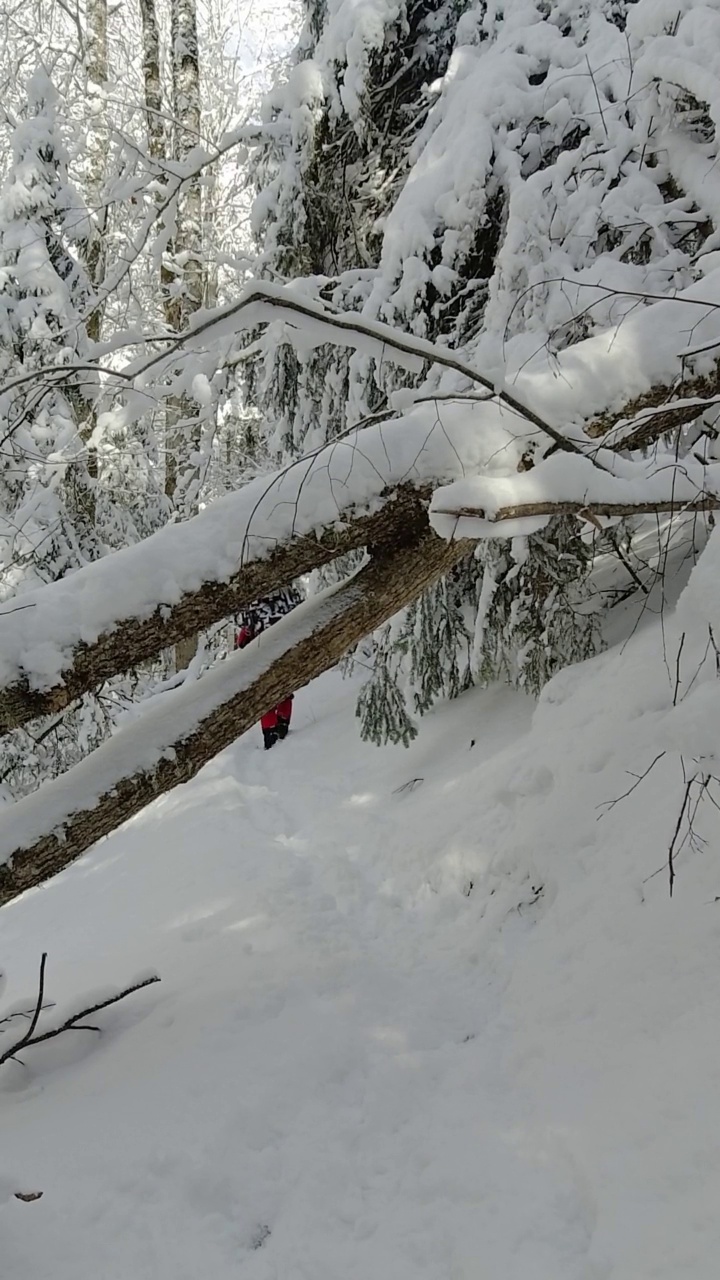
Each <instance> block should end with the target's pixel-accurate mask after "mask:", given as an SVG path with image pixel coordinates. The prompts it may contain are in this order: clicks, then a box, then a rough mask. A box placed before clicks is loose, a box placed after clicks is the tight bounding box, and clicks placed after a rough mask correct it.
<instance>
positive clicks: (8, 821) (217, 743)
mask: <svg viewBox="0 0 720 1280" xmlns="http://www.w3.org/2000/svg"><path fill="white" fill-rule="evenodd" d="M472 545H473V544H472V543H469V542H464V541H458V542H452V543H448V542H446V541H444V540H443V539H441V538H438V537H437V536H436V535H435V534H434V533H432V532H431V531H430V530H429V528H428V527H427V524H426V525H425V530H424V532H422V533H421V534H420V535H419V536H416V537H415V538H414V540H413V541H412V542H411V543H410V544H409V545H400V546H398V545H396V546H394V547H384V548H382V549H381V550H380V549H378V551H377V552H376V553H375V555H374V556H373V558H372V559H371V560H370V563H369V564H368V565H367V566H366V567H365V568H363V569H361V570H360V571H359V572H358V573H357V574H356V575H354V576H353V577H352V578H350V579H349V580H347V581H346V582H343V583H341V584H340V585H339V586H337V587H334V588H331V589H330V590H329V591H327V592H325V593H323V594H322V595H320V596H315V597H312V598H311V599H310V600H308V601H307V602H306V603H305V604H304V605H301V606H300V608H299V609H297V610H296V611H295V612H294V613H293V614H291V615H290V616H289V617H287V618H286V619H284V620H283V621H281V622H279V623H278V624H277V625H276V626H275V627H273V628H272V630H270V631H268V632H266V633H264V635H262V636H260V638H259V639H258V640H256V641H255V642H254V643H253V644H252V645H251V646H249V647H248V649H247V650H244V651H243V652H242V653H236V654H234V655H233V656H232V657H230V658H229V659H227V661H226V662H223V663H221V664H219V665H218V666H217V667H216V668H215V669H214V670H213V671H211V672H209V673H208V674H207V675H206V676H204V677H203V679H202V680H199V681H196V682H195V683H194V684H192V685H189V686H188V685H185V686H183V688H182V689H180V690H179V691H174V692H172V693H170V694H167V695H162V696H161V698H160V702H161V703H162V705H157V706H156V707H151V708H149V709H148V711H147V712H146V713H145V715H143V716H141V717H140V718H139V719H138V720H136V721H135V722H134V723H133V724H131V725H129V726H128V727H127V728H125V729H121V730H120V731H119V732H118V733H117V734H115V735H114V737H112V738H111V739H110V741H109V742H107V743H106V744H105V745H104V746H101V747H99V748H98V749H97V750H96V751H94V752H93V753H92V755H90V756H89V757H88V758H87V759H86V760H83V761H82V762H81V763H80V764H79V765H76V766H75V768H74V769H70V770H69V771H68V772H67V773H66V774H64V775H63V776H62V777H61V778H58V779H56V780H55V781H53V782H49V783H46V784H45V785H44V786H43V788H42V790H41V792H40V794H39V795H38V796H29V797H27V798H26V799H24V800H21V801H19V802H18V803H17V804H14V805H13V806H11V807H10V808H8V809H6V810H4V811H3V812H2V814H0V905H4V904H5V903H7V902H9V901H11V899H13V898H15V897H17V896H18V894H20V893H23V892H24V891H25V890H26V889H29V888H31V887H33V886H34V885H38V884H42V883H43V882H44V881H46V880H48V879H49V878H50V877H51V876H54V875H57V873H58V872H59V871H62V870H63V868H65V867H67V866H68V865H69V864H70V863H71V862H74V861H75V859H76V858H78V857H79V856H80V855H81V854H82V853H84V851H85V850H86V849H88V848H89V847H90V846H91V845H93V844H95V843H96V841H98V840H100V839H101V838H102V837H103V836H106V835H108V834H109V833H110V832H111V831H114V830H115V828H116V827H119V826H120V825H121V824H122V823H123V822H126V821H127V819H128V818H132V817H133V816H134V815H135V814H136V813H139V812H140V810H141V809H144V808H145V807H146V805H148V804H150V802H151V801H152V800H154V799H156V797H158V796H160V795H163V794H164V793H165V792H167V791H170V790H172V788H173V787H176V786H177V785H178V784H179V783H181V782H188V781H189V780H190V779H191V778H193V777H194V776H195V775H196V774H197V773H198V772H199V770H200V769H201V768H202V767H203V765H205V764H207V762H208V761H209V760H211V759H212V758H213V756H215V755H217V753H218V752H219V751H222V750H223V749H224V748H225V747H227V746H229V745H230V743H232V742H233V741H234V740H235V739H236V738H237V737H239V736H240V734H242V733H244V732H245V730H247V729H249V728H250V727H251V726H252V725H253V724H255V722H256V721H257V720H258V719H259V717H260V716H261V715H262V714H263V712H264V711H266V710H267V708H268V707H270V706H273V705H275V704H276V703H277V702H279V701H280V700H281V699H282V698H283V697H285V696H286V695H287V693H288V692H289V691H290V690H296V689H300V688H302V687H303V686H304V685H306V684H308V683H309V682H310V681H311V680H314V679H315V677H316V676H319V675H320V674H321V673H322V672H323V671H327V670H328V669H329V668H330V667H332V666H334V665H335V664H336V662H337V661H338V660H339V659H340V658H341V657H342V655H343V654H344V653H346V652H347V650H348V649H349V648H350V647H351V646H352V645H354V644H356V643H357V641H358V640H360V639H362V637H363V636H366V635H368V634H369V633H370V632H371V631H373V630H374V629H375V628H376V627H379V626H380V625H381V624H382V623H383V622H385V621H386V619H387V618H390V617H392V615H393V614H395V613H397V611H398V610H399V609H402V608H403V607H404V606H405V605H407V604H409V603H410V602H411V601H412V600H414V599H415V598H416V597H417V596H418V595H420V593H421V592H422V591H424V590H425V589H426V588H427V587H429V586H430V585H431V584H432V583H433V582H435V581H436V580H437V579H438V578H439V577H441V576H442V574H444V573H447V572H448V570H449V569H451V568H452V566H453V565H454V564H455V563H457V561H458V560H460V559H461V558H462V557H463V556H465V555H467V554H468V553H469V552H470V551H471V550H472ZM165 697H167V698H168V699H171V700H172V701H170V702H165V701H163V700H162V699H163V698H165Z"/></svg>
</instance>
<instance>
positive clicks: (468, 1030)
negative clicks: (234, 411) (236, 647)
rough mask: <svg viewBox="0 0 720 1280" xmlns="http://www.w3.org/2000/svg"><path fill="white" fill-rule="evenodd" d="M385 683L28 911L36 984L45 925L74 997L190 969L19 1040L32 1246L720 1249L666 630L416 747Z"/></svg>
mask: <svg viewBox="0 0 720 1280" xmlns="http://www.w3.org/2000/svg"><path fill="white" fill-rule="evenodd" d="M703 563H704V560H703ZM705 587H707V584H705ZM683 616H684V615H683ZM688 616H689V615H688ZM681 620H682V619H681ZM677 625H678V626H679V625H680V623H678V624H677ZM683 625H685V624H683ZM664 632H665V646H666V655H667V654H669V655H670V659H671V661H670V671H671V675H674V655H675V652H676V649H677V635H676V633H675V632H674V631H673V627H672V625H670V626H668V627H666V628H665V629H664ZM673 646H675V647H674V648H673ZM687 682H688V683H689V678H688V681H687ZM683 688H685V686H683ZM696 688H697V685H696ZM710 688H711V689H712V688H714V684H713V685H711V686H710ZM668 690H669V692H668ZM355 692H356V690H355V689H354V688H353V687H352V686H348V685H346V684H343V683H342V682H341V681H340V680H339V678H338V677H337V675H335V674H331V675H330V676H328V677H325V678H324V679H323V680H321V681H319V682H318V683H316V684H315V685H313V686H311V687H310V688H309V689H308V690H305V691H303V692H302V693H300V694H299V695H298V698H297V700H296V724H295V729H294V732H293V734H292V736H291V737H290V738H289V739H288V741H287V742H285V743H283V744H281V745H279V746H278V747H277V748H276V749H275V750H273V751H272V752H270V753H264V752H263V751H262V750H260V741H259V732H253V733H250V734H248V735H247V736H246V737H245V738H244V739H242V740H241V741H240V742H238V743H237V744H236V745H235V747H234V748H232V749H231V750H229V751H227V752H226V753H224V755H222V756H221V757H219V758H218V759H217V760H216V761H215V762H214V763H213V764H212V765H210V766H208V767H207V768H206V769H205V770H204V771H203V773H202V774H201V775H200V776H199V777H198V778H197V779H196V780H195V781H194V782H193V783H191V784H189V785H187V786H186V787H183V788H180V789H178V790H176V791H175V792H173V793H172V794H171V795H169V796H168V797H165V798H164V799H162V800H160V801H158V802H157V803H156V804H155V805H153V806H152V807H151V808H150V809H148V810H146V811H145V812H144V813H143V814H142V815H141V816H140V817H139V818H137V819H135V820H134V821H133V822H132V823H130V824H128V826H127V827H126V828H124V829H123V830H121V831H119V832H117V833H116V834H115V835H114V836H112V837H111V838H110V839H108V840H107V841H105V842H104V843H103V844H102V845H101V846H100V847H99V848H98V849H97V850H95V851H94V852H92V853H91V854H89V855H88V856H86V857H85V858H83V859H82V861H81V862H79V863H78V864H76V865H75V866H74V867H72V868H71V869H69V870H68V871H67V872H65V873H64V874H63V875H62V876H61V877H59V878H58V879H57V880H55V881H54V882H52V883H51V884H50V885H48V886H47V887H45V888H43V889H41V890H36V891H34V892H32V893H31V894H28V895H26V897H25V898H24V899H22V900H20V901H18V902H16V903H14V904H12V905H11V906H9V907H6V908H4V909H3V911H2V913H1V914H0V962H1V963H2V966H3V967H4V968H6V969H7V972H8V985H7V991H6V997H5V999H6V1001H7V1002H11V1001H12V1002H14V1001H15V1000H16V999H17V998H19V997H21V996H24V995H26V994H28V993H31V992H32V991H33V990H34V982H35V976H36V971H37V964H38V960H39V955H40V952H41V950H43V949H45V950H47V951H48V952H49V957H50V959H49V994H50V995H51V996H53V997H55V998H56V999H58V1000H59V1001H61V1002H62V1003H63V1004H67V1003H68V1002H72V1000H73V998H74V997H76V996H77V997H81V996H83V995H84V994H85V993H86V992H88V991H93V990H94V989H95V988H96V987H97V986H98V985H99V984H108V983H122V982H124V981H125V980H130V979H132V978H133V977H134V976H135V975H136V974H137V972H138V971H142V970H147V969H152V968H154V969H157V970H158V971H159V972H160V974H161V975H162V984H161V985H160V986H157V987H153V988H150V989H149V990H148V991H146V992H143V993H141V994H139V995H136V996H134V997H132V998H131V999H130V1000H128V1002H127V1003H126V1004H123V1005H120V1006H118V1007H117V1008H116V1009H115V1010H113V1011H109V1012H108V1013H107V1014H105V1015H104V1016H103V1023H102V1024H103V1027H104V1028H105V1032H104V1034H103V1035H102V1037H101V1038H99V1039H98V1037H97V1036H96V1035H95V1034H93V1033H91V1032H77V1033H73V1034H72V1035H68V1036H66V1037H64V1038H63V1039H62V1040H59V1041H56V1042H55V1043H54V1044H52V1045H46V1046H41V1047H40V1048H38V1049H37V1050H36V1051H34V1054H32V1055H31V1054H27V1057H26V1061H27V1069H23V1068H20V1067H17V1066H15V1065H13V1064H10V1065H9V1066H8V1067H4V1068H1V1069H0V1177H1V1178H2V1187H3V1188H4V1189H7V1188H9V1187H13V1186H14V1187H17V1188H18V1189H21V1190H27V1189H32V1190H35V1189H38V1190H42V1191H43V1193H44V1194H43V1198H42V1199H41V1200H39V1201H36V1202H34V1203H30V1204H27V1203H23V1202H20V1201H17V1200H15V1199H10V1200H8V1201H7V1202H6V1203H5V1204H4V1205H3V1204H0V1261H1V1263H2V1275H3V1277H4V1276H8V1277H15V1276H18V1277H19V1276H22V1277H23V1280H50V1277H52V1278H53V1280H86V1278H87V1280H91V1278H92V1280H99V1278H102V1280H128V1278H129V1277H133V1280H151V1278H152V1280H197V1277H198V1276H199V1275H208V1276H212V1277H213V1280H230V1277H243V1280H245V1278H246V1277H247V1280H338V1278H339V1277H342V1280H368V1278H369V1277H373V1278H377V1280H609V1278H610V1277H612V1280H671V1278H672V1280H679V1278H680V1277H683V1280H686V1278H687V1280H711V1277H712V1278H713V1280H714V1277H715V1276H716V1275H717V1257H718V1250H719V1246H720V1225H719V1224H718V1215H717V1202H718V1193H719V1192H720V1159H719V1157H720V1138H719V1137H718V1134H717V1130H716V1125H715V1123H714V1115H715V1110H716V1097H717V1090H718V1087H720V1057H719V1056H718V1032H717V1021H718V1012H719V1006H720V967H719V966H718V963H717V956H718V945H719V943H720V903H716V901H715V899H716V897H717V895H718V894H720V869H719V866H718V862H717V857H716V854H717V851H718V847H719V845H720V829H719V828H718V814H717V812H716V810H715V809H714V808H713V806H712V805H711V804H707V805H705V806H704V807H703V808H702V809H701V811H700V812H699V814H698V819H697V826H698V830H699V831H701V833H702V835H703V836H704V837H705V838H706V839H707V841H708V843H707V845H705V846H704V847H702V848H700V849H698V850H697V851H695V852H693V851H692V850H690V849H688V848H686V849H684V851H683V852H682V853H681V854H680V855H679V856H678V859H677V875H678V879H677V882H676V888H675V894H674V897H673V899H672V901H671V900H670V898H669V895H668V886H667V874H666V870H665V867H664V863H665V860H666V855H667V846H668V842H669V839H670V836H671V834H672V829H673V826H674V823H675V819H676V816H677V812H678V809H679V804H680V801H681V797H682V789H683V788H682V778H681V776H680V766H679V762H678V757H677V756H676V755H675V754H674V753H673V749H672V743H671V739H672V729H671V727H669V726H671V725H672V724H673V723H674V721H672V715H673V712H674V710H675V711H682V705H681V706H679V707H678V708H675V709H673V708H672V705H671V704H672V696H671V695H672V681H670V683H668V673H667V671H666V668H665V663H664V657H663V647H662V629H661V628H660V627H658V626H643V627H641V628H640V629H639V630H638V632H637V634H636V635H635V636H634V637H633V638H632V639H631V640H630V641H628V642H627V643H623V644H622V645H620V646H618V647H616V648H614V649H612V650H611V651H610V652H608V653H607V654H605V655H603V656H601V657H599V658H598V659H595V660H594V661H593V662H592V663H589V664H584V665H583V666H582V667H576V668H572V669H570V670H568V671H566V672H563V673H561V674H560V675H559V676H558V677H556V679H555V680H554V681H553V682H552V683H551V684H550V686H548V689H547V690H546V693H545V695H544V697H543V698H542V699H541V702H540V705H539V706H538V707H537V708H535V707H534V704H532V703H531V701H530V700H529V699H527V698H525V697H524V696H523V695H521V694H517V693H511V692H509V691H507V690H503V689H496V690H492V691H489V692H486V693H473V694H470V695H467V696H466V697H464V698H463V699H461V700H460V701H459V702H458V703H456V704H454V705H451V706H444V707H440V708H438V709H437V710H436V711H435V712H434V713H433V714H432V715H430V716H428V717H427V718H426V720H425V721H423V724H422V728H421V734H420V737H419V738H418V740H417V741H416V742H415V743H414V744H413V745H412V747H411V748H410V749H409V750H407V751H406V750H404V749H402V748H386V749H377V748H375V747H370V746H368V745H366V744H363V743H361V742H360V741H359V738H358V735H357V728H356V724H355V722H354V719H353V715H352V706H353V702H354V697H355ZM687 705H690V703H689V700H688V704H687ZM663 748H665V749H666V750H667V753H668V754H667V756H666V757H665V758H664V759H663V760H661V761H659V762H658V764H657V765H656V767H655V768H654V769H653V770H652V772H651V773H650V774H649V776H648V778H647V780H646V781H645V783H643V784H642V786H640V787H638V788H637V790H636V791H634V792H633V794H632V795H631V796H629V797H628V798H627V799H626V800H625V801H623V802H622V803H621V804H618V805H616V806H615V807H613V808H611V809H609V810H608V809H607V808H598V806H603V805H606V802H608V801H611V800H613V799H614V798H615V797H617V796H619V795H620V794H621V793H622V792H623V791H625V790H627V788H628V786H629V785H630V784H631V782H632V778H629V777H628V775H627V773H626V770H629V769H634V770H635V771H639V770H641V769H643V768H645V767H646V766H647V765H648V764H649V763H650V762H651V760H652V759H653V757H654V756H655V755H656V754H657V753H658V752H659V751H660V750H662V749H663ZM601 814H604V816H602V817H600V815H601ZM659 867H662V868H663V870H662V871H661V872H660V873H659V874H658V875H655V876H654V877H653V878H651V879H647V878H648V877H650V876H651V875H652V873H653V872H655V871H656V869H658V868H659ZM0 1039H2V1040H4V1037H0ZM3 1047H4V1046H3Z"/></svg>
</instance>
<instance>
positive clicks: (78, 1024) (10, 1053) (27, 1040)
mask: <svg viewBox="0 0 720 1280" xmlns="http://www.w3.org/2000/svg"><path fill="white" fill-rule="evenodd" d="M46 964H47V952H45V951H44V952H43V955H42V959H41V961H40V977H39V980H38V995H37V1001H36V1004H35V1017H34V1018H33V1021H32V1023H31V1025H30V1026H29V1027H28V1030H27V1031H26V1033H25V1035H23V1036H21V1037H20V1039H19V1040H17V1041H16V1042H15V1044H13V1045H11V1046H10V1048H9V1049H6V1050H5V1052H4V1053H3V1054H0V1067H1V1066H2V1065H3V1063H5V1062H10V1061H13V1062H19V1061H20V1059H19V1058H18V1054H19V1053H22V1052H23V1050H24V1049H29V1048H30V1047H31V1046H32V1045H36V1044H43V1043H44V1042H45V1041H46V1040H54V1039H55V1037H56V1036H61V1035H63V1034H64V1032H66V1031H99V1030H100V1028H99V1027H88V1026H84V1025H82V1024H84V1022H85V1019H86V1018H91V1017H93V1016H94V1014H96V1013H101V1012H102V1010H103V1009H109V1008H110V1006H111V1005H113V1004H118V1003H119V1002H120V1000H125V999H126V997H127V996H131V995H134V993H135V992H136V991H142V990H143V988H144V987H149V986H152V984H153V983H155V982H159V981H160V978H159V977H158V976H157V974H153V975H152V976H151V977H149V978H143V979H142V980H141V981H140V982H134V983H133V984H132V985H131V986H129V987H125V988H124V989H123V990H122V991H118V992H117V994H116V995H114V996H108V997H107V998H106V999H105V1000H98V1001H96V1002H95V1003H94V1004H91V1005H87V1006H86V1008H84V1009H79V1010H78V1012H77V1013H73V1014H71V1016H70V1017H69V1018H66V1019H65V1021H64V1022H63V1023H61V1025H60V1026H59V1027H51V1028H50V1029H49V1030H48V1031H40V1032H38V1033H37V1034H35V1032H36V1027H37V1024H38V1019H39V1017H40V1012H41V1010H42V1009H43V1008H45V1007H46V1006H45V1005H44V1004H43V998H44V991H45V966H46ZM15 1194H16V1196H17V1199H18V1200H36V1199H37V1198H38V1196H39V1195H42V1192H29V1193H25V1194H24V1193H21V1192H16V1193H15Z"/></svg>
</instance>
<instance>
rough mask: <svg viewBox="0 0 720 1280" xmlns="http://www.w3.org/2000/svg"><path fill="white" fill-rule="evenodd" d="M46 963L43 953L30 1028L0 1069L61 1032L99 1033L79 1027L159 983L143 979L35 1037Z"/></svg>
mask: <svg viewBox="0 0 720 1280" xmlns="http://www.w3.org/2000/svg"><path fill="white" fill-rule="evenodd" d="M46 963H47V952H43V956H42V960H41V962H40V979H39V982H38V998H37V1001H36V1004H35V1012H34V1014H33V1019H32V1022H31V1023H30V1026H29V1027H28V1029H27V1031H26V1033H25V1035H23V1036H21V1037H20V1039H19V1040H18V1041H16V1043H15V1044H14V1045H11V1047H10V1048H9V1049H6V1050H5V1052H4V1053H3V1054H0V1067H1V1066H2V1065H3V1063H4V1062H8V1061H10V1060H11V1059H14V1060H17V1061H19V1059H17V1054H18V1053H20V1052H21V1051H22V1050H23V1049H27V1048H29V1047H30V1046H31V1045H36V1044H43V1043H44V1042H45V1041H46V1040H53V1039H54V1038H55V1037H56V1036H60V1035H62V1034H63V1032H65V1031H99V1030H100V1028H99V1027H91V1026H87V1025H80V1024H84V1023H85V1019H86V1018H89V1017H91V1016H92V1015H93V1014H94V1013H100V1011H101V1010H102V1009H108V1008H110V1006H111V1005H113V1004H117V1003H118V1002H119V1001H120V1000H124V999H125V998H126V996H130V995H133V994H134V993H135V992H136V991H142V990H143V988H144V987H149V986H152V984H153V983H155V982H159V981H160V978H159V977H158V976H157V974H153V975H151V976H150V977H149V978H143V979H142V980H141V981H140V982H135V983H133V984H132V986H129V987H125V988H124V990H122V991H119V992H118V993H117V994H116V995H114V996H108V997H107V999H105V1000H98V1001H97V1002H96V1003H95V1004H91V1005H88V1006H87V1007H86V1008H84V1009H79V1010H78V1012H77V1013H73V1014H71V1016H70V1017H69V1018H66V1019H65V1021H64V1022H63V1023H61V1025H60V1026H59V1027H52V1028H50V1030H48V1031H41V1032H40V1033H39V1034H38V1035H36V1034H35V1030H36V1027H37V1024H38V1020H39V1018H40V1014H41V1012H42V1010H43V1008H44V1007H46V1006H44V1005H43V999H44V994H45V966H46Z"/></svg>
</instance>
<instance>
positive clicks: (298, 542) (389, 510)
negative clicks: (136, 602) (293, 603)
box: [0, 484, 430, 735]
mask: <svg viewBox="0 0 720 1280" xmlns="http://www.w3.org/2000/svg"><path fill="white" fill-rule="evenodd" d="M429 497H430V489H429V488H427V487H426V488H425V489H419V488H415V487H414V486H413V485H411V484H405V485H401V486H399V487H398V488H397V489H395V490H394V491H392V492H388V493H385V494H383V495H381V499H382V505H381V507H380V508H379V510H377V511H375V512H374V513H373V514H371V515H363V516H358V517H356V518H355V519H348V520H347V521H346V523H345V524H344V526H343V527H340V528H328V529H325V530H324V531H323V532H322V533H321V534H320V536H319V537H318V538H314V537H304V538H299V537H298V538H294V539H293V540H292V541H290V542H288V543H284V544H281V545H280V546H279V547H278V548H277V549H276V550H275V551H274V552H273V553H272V554H271V555H270V556H268V557H267V558H266V559H263V560H253V561H250V562H249V563H247V564H245V565H243V566H242V567H241V568H240V569H239V570H238V571H237V573H236V574H234V575H233V577H232V578H229V579H228V580H227V581H226V582H206V583H204V584H203V585H202V586H201V587H200V588H199V589H198V590H197V591H194V592H192V593H187V594H186V595H184V596H183V597H182V598H181V599H180V600H179V601H178V603H177V604H175V605H171V606H168V605H166V606H163V605H159V606H158V608H157V609H156V610H155V611H154V612H153V613H152V614H151V615H150V617H149V618H145V619H137V618H128V619H126V620H125V621H123V622H121V623H120V624H119V625H118V626H117V627H116V628H115V629H114V630H113V631H110V632H107V633H106V634H105V635H102V636H100V638H99V640H97V641H96V642H95V643H94V644H92V645H86V644H83V645H79V646H78V648H77V650H76V651H75V654H74V656H73V664H72V666H71V667H70V668H69V669H68V670H67V672H66V673H65V676H64V679H63V681H62V683H59V684H56V685H54V686H53V687H52V688H50V689H43V690H34V689H31V688H29V686H28V684H27V682H25V681H20V682H18V683H17V684H14V685H9V686H7V687H6V688H4V689H0V735H1V734H4V733H8V732H10V730H12V729H17V728H20V727H21V726H22V725H24V724H27V723H28V721H30V720H34V719H37V718H39V717H40V716H47V715H55V714H57V713H58V712H60V711H64V710H65V708H66V707H68V706H69V705H70V703H71V702H73V701H74V700H75V699H76V698H78V697H80V696H81V695H82V694H84V693H87V692H89V691H90V690H93V689H97V688H99V686H100V685H102V684H103V683H104V682H105V681H106V680H109V679H110V678H111V677H112V676H114V675H117V674H118V673H119V672H122V671H127V670H128V669H129V668H130V667H134V666H137V665H138V664H139V663H141V662H146V661H148V660H149V659H151V658H154V657H156V655H157V654H158V653H160V652H161V651H162V650H163V649H166V648H169V647H170V646H171V645H174V644H177V643H178V641H180V640H183V639H184V638H185V637H187V636H192V635H197V634H198V632H200V631H202V630H204V629H205V628H206V627H209V626H211V625H212V624H213V623H215V622H219V621H220V620H221V619H222V618H227V617H229V616H230V615H232V614H233V613H237V612H238V611H239V610H240V609H242V608H243V607H244V606H245V605H248V604H250V603H251V602H252V601H253V600H257V599H258V597H260V596H263V595H266V594H267V593H268V592H269V591H274V590H276V589H277V588H279V587H283V586H286V585H287V584H288V583H289V582H292V580H293V579H294V578H296V577H298V576H299V575H300V574H303V573H309V572H311V571H312V570H313V569H319V568H321V567H322V566H323V565H326V564H329V563H330V562H331V561H332V560H335V559H336V558H337V557H338V556H341V555H345V554H346V553H347V552H348V551H354V550H357V549H358V548H360V547H365V546H372V545H373V544H375V543H381V544H383V545H385V546H392V545H393V544H394V543H396V542H398V541H399V540H401V539H404V538H407V537H408V536H412V535H413V534H416V533H418V532H419V531H420V530H421V529H422V528H423V527H424V526H425V525H426V524H427V515H426V507H427V501H428V499H429Z"/></svg>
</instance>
